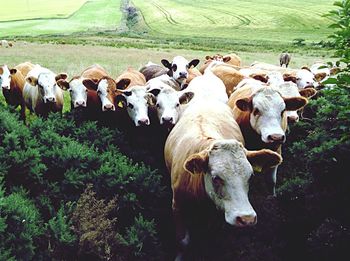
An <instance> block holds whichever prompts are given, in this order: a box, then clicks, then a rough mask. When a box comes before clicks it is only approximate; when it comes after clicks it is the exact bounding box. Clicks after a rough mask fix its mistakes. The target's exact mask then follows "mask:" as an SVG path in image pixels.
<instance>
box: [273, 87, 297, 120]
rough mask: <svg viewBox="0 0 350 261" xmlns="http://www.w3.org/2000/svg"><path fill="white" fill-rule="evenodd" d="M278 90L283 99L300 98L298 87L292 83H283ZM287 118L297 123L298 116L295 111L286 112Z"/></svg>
mask: <svg viewBox="0 0 350 261" xmlns="http://www.w3.org/2000/svg"><path fill="white" fill-rule="evenodd" d="M278 89H279V91H280V93H281V94H282V96H283V97H286V98H289V97H300V96H301V95H300V93H299V89H298V86H297V85H296V84H295V83H294V82H285V83H283V84H280V85H279V86H278ZM286 116H287V118H291V119H295V122H298V121H299V115H298V112H297V111H286Z"/></svg>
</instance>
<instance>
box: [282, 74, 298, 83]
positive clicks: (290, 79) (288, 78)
mask: <svg viewBox="0 0 350 261" xmlns="http://www.w3.org/2000/svg"><path fill="white" fill-rule="evenodd" d="M283 80H284V81H285V82H294V83H297V77H295V76H292V75H289V74H285V75H283Z"/></svg>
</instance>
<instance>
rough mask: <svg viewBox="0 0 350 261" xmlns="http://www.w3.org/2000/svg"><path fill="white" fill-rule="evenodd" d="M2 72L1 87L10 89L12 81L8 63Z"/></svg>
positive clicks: (0, 76) (0, 77)
mask: <svg viewBox="0 0 350 261" xmlns="http://www.w3.org/2000/svg"><path fill="white" fill-rule="evenodd" d="M1 68H2V70H3V72H2V74H0V87H1V88H4V89H7V90H10V82H11V73H10V70H9V68H8V67H7V65H3V66H2V67H1Z"/></svg>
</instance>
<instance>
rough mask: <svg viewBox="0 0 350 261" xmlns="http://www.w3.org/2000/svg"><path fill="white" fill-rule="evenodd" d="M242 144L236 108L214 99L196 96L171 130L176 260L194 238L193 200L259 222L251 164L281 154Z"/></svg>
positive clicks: (244, 223)
mask: <svg viewBox="0 0 350 261" xmlns="http://www.w3.org/2000/svg"><path fill="white" fill-rule="evenodd" d="M243 145H244V139H243V136H242V133H241V131H240V129H239V126H238V124H237V123H236V121H235V120H234V119H233V114H232V111H231V110H230V108H229V107H228V106H227V105H226V104H224V103H222V102H220V101H216V100H215V99H213V100H211V101H210V103H208V102H207V101H203V100H197V101H196V102H194V103H192V104H190V105H189V106H188V108H187V109H186V111H184V114H183V116H182V117H181V119H180V120H179V122H178V123H177V124H176V125H175V127H174V128H173V130H172V131H171V132H170V135H169V137H168V138H167V140H166V144H165V148H164V157H165V162H166V166H167V169H168V171H169V173H170V176H171V188H172V191H173V198H172V211H173V216H174V221H175V226H176V242H177V248H178V249H177V256H176V260H182V259H183V252H184V250H185V248H186V247H187V246H188V245H189V242H190V234H189V230H188V229H189V227H188V224H187V223H186V220H187V218H188V217H189V216H192V215H196V214H197V213H196V212H194V211H193V210H192V209H193V206H197V205H198V204H202V206H203V207H204V209H209V208H210V205H211V204H214V205H215V206H216V208H217V209H219V210H221V211H223V212H224V216H225V221H226V222H227V223H228V224H230V225H233V226H236V227H249V226H253V225H255V224H256V223H257V215H256V212H255V211H254V209H253V207H252V206H251V204H250V202H249V199H248V190H249V183H248V181H249V179H250V178H251V176H252V174H253V168H252V166H251V164H252V165H260V166H264V167H272V166H276V165H278V164H280V163H281V160H282V159H281V156H280V155H279V154H278V153H275V152H273V151H270V150H259V151H247V150H246V149H245V148H244V146H243ZM191 210H192V212H194V213H192V212H191ZM197 215H198V214H197ZM200 218H201V219H204V218H206V217H205V216H202V217H200Z"/></svg>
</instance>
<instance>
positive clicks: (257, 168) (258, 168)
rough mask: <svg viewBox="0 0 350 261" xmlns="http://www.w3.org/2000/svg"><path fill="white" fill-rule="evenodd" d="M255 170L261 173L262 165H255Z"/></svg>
mask: <svg viewBox="0 0 350 261" xmlns="http://www.w3.org/2000/svg"><path fill="white" fill-rule="evenodd" d="M253 170H254V172H255V173H261V171H262V167H261V166H254V167H253Z"/></svg>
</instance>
